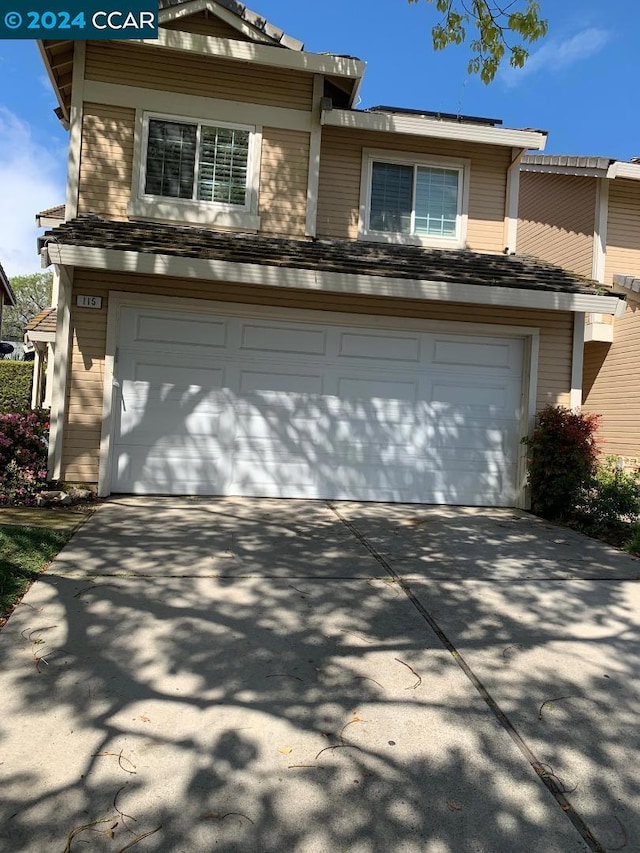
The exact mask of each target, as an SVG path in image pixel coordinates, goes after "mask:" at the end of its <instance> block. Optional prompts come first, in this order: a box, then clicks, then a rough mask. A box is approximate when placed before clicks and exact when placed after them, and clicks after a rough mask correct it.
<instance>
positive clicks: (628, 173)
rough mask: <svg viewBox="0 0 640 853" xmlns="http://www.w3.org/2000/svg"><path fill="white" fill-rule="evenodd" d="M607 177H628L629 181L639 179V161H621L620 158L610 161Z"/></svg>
mask: <svg viewBox="0 0 640 853" xmlns="http://www.w3.org/2000/svg"><path fill="white" fill-rule="evenodd" d="M607 177H608V178H612V179H614V178H628V179H629V180H630V181H640V163H623V162H621V161H620V160H618V161H616V162H615V163H612V164H611V166H609V170H608V172H607Z"/></svg>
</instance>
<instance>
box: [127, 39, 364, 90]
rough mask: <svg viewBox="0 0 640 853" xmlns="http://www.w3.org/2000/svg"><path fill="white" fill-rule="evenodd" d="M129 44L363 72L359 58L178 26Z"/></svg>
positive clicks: (318, 70)
mask: <svg viewBox="0 0 640 853" xmlns="http://www.w3.org/2000/svg"><path fill="white" fill-rule="evenodd" d="M128 43H129V44H143V45H145V46H147V47H161V48H165V49H167V50H179V51H184V52H187V53H197V54H199V55H201V56H215V57H217V58H218V59H228V60H232V61H237V62H255V63H256V64H258V65H270V66H272V67H274V68H290V69H292V70H294V71H306V72H308V73H309V74H331V75H334V76H336V77H347V78H350V79H353V80H358V79H359V78H360V77H362V75H363V74H364V69H365V63H364V62H362V61H361V60H359V59H352V58H350V57H346V56H333V55H332V54H326V55H325V54H320V53H308V52H306V51H294V50H283V49H282V48H281V47H272V46H271V45H265V44H254V43H252V42H246V41H234V40H233V39H223V38H216V37H214V36H203V35H198V34H196V33H184V32H181V31H179V30H162V29H161V30H159V32H158V38H157V39H130V40H129V42H128Z"/></svg>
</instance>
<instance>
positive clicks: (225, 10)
mask: <svg viewBox="0 0 640 853" xmlns="http://www.w3.org/2000/svg"><path fill="white" fill-rule="evenodd" d="M158 6H159V9H160V23H161V24H162V23H163V22H164V21H167V20H177V19H179V18H180V17H188V16H189V15H194V14H196V13H197V12H201V11H204V10H207V11H209V12H211V13H212V14H214V15H216V14H218V15H220V16H221V17H223V18H224V20H226V21H227V22H228V23H230V24H231V25H232V26H234V25H235V26H236V27H237V28H238V29H240V30H241V31H243V32H244V33H245V34H246V33H247V28H249V32H250V30H254V31H255V33H256V34H260V35H262V36H264V37H266V38H267V39H269V40H270V41H271V42H272V43H273V44H278V45H280V46H281V47H286V48H288V49H289V50H304V44H303V43H302V42H301V41H299V40H298V39H295V38H292V37H291V36H288V35H287V34H286V33H285V32H284V31H283V30H281V29H280V27H276V26H275V25H274V24H272V23H270V22H269V21H267V20H266V18H263V17H262V15H259V14H258V13H257V12H252V11H251V9H248V8H247V7H246V6H245V5H244V4H243V3H238V2H236V0H158ZM163 13H164V14H163Z"/></svg>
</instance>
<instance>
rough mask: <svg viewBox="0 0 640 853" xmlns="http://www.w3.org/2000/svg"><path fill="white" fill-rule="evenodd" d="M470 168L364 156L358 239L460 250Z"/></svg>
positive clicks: (373, 154)
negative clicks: (447, 247)
mask: <svg viewBox="0 0 640 853" xmlns="http://www.w3.org/2000/svg"><path fill="white" fill-rule="evenodd" d="M467 187H468V163H467V162H466V161H460V160H457V161H451V160H448V159H447V160H444V159H442V158H429V159H428V160H427V159H422V158H418V157H414V156H412V155H407V154H404V153H396V152H391V151H365V152H364V159H363V169H362V188H361V205H360V206H361V210H360V236H361V237H364V238H366V239H372V240H385V241H388V242H402V243H418V244H423V245H426V246H449V247H451V248H458V247H460V246H464V244H465V237H466V221H467V211H466V208H467V204H466V196H467Z"/></svg>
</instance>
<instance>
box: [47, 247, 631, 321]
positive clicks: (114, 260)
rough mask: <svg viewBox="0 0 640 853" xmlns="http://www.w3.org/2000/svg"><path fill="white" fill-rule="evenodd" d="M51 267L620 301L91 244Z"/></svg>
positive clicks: (531, 299)
mask: <svg viewBox="0 0 640 853" xmlns="http://www.w3.org/2000/svg"><path fill="white" fill-rule="evenodd" d="M46 251H47V254H48V260H49V262H50V263H55V264H62V265H65V266H74V267H88V268H90V269H103V270H110V271H112V272H127V273H137V274H143V275H166V276H173V277H176V278H198V279H203V280H207V281H227V282H231V283H237V284H245V285H248V286H252V285H253V286H263V287H264V286H266V287H278V288H290V289H296V290H316V291H318V290H321V291H327V292H331V293H349V294H355V295H360V296H383V297H389V298H397V299H418V300H429V301H437V302H464V303H467V304H476V305H494V306H501V307H510V308H531V309H540V310H546V311H584V312H587V313H588V312H592V313H600V314H612V315H615V314H616V311H617V310H618V303H619V302H621V301H622V300H620V299H617V298H615V297H613V296H598V295H597V294H593V295H591V294H586V293H558V292H555V291H549V290H533V289H526V288H516V287H496V286H487V285H473V284H461V283H457V282H453V283H450V282H440V281H429V280H419V279H404V278H391V277H386V276H372V275H358V274H353V273H335V272H328V271H324V270H309V269H299V268H293V267H279V266H267V265H263V264H247V263H236V262H233V261H220V260H205V259H200V258H183V257H178V256H176V255H161V254H154V253H150V252H132V251H120V250H118V249H100V248H95V247H89V246H68V245H63V244H60V243H53V242H52V243H49V244H48V245H47V247H46Z"/></svg>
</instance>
